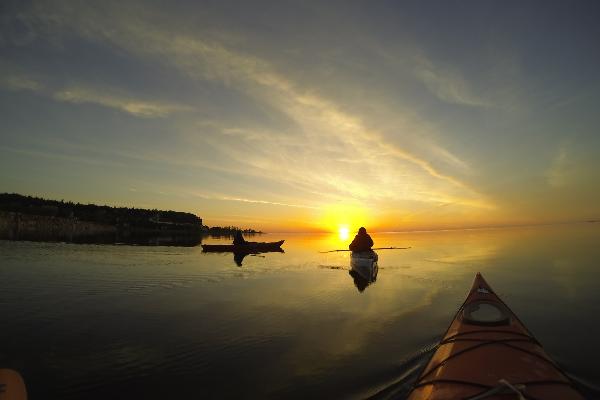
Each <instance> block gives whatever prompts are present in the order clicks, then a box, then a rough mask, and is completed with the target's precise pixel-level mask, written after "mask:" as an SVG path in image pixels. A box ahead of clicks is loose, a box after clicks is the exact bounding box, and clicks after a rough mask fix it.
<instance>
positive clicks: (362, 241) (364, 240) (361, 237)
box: [348, 227, 373, 252]
mask: <svg viewBox="0 0 600 400" xmlns="http://www.w3.org/2000/svg"><path fill="white" fill-rule="evenodd" d="M348 247H349V248H350V250H352V251H357V252H360V251H369V250H371V247H373V239H371V236H369V234H368V233H367V230H366V229H365V228H363V227H361V228H360V229H359V230H358V233H357V234H356V236H354V240H352V243H350V246H348Z"/></svg>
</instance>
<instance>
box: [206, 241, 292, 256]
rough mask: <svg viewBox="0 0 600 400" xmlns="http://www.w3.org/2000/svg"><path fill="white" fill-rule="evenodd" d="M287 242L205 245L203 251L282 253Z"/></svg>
mask: <svg viewBox="0 0 600 400" xmlns="http://www.w3.org/2000/svg"><path fill="white" fill-rule="evenodd" d="M283 242H285V240H280V241H278V242H246V243H244V244H241V245H240V244H203V245H202V251H204V252H213V253H230V252H233V253H254V252H265V251H281V245H282V244H283Z"/></svg>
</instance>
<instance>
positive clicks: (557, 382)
mask: <svg viewBox="0 0 600 400" xmlns="http://www.w3.org/2000/svg"><path fill="white" fill-rule="evenodd" d="M424 399H428V400H442V399H444V400H451V399H452V400H454V399H465V400H466V399H468V400H483V399H485V400H501V399H503V400H509V399H515V400H516V399H519V400H523V399H528V400H542V399H544V400H580V399H583V396H582V395H581V394H580V393H579V391H578V390H577V389H576V388H575V386H574V385H573V382H572V381H571V380H570V379H569V377H567V375H566V374H565V373H564V372H563V371H562V370H561V369H560V367H559V366H558V365H557V364H556V363H555V362H554V361H553V360H552V359H551V358H550V357H549V356H548V354H546V352H545V351H544V349H543V348H542V346H541V344H540V343H539V342H538V341H537V340H536V339H535V338H534V337H533V335H532V334H531V333H530V332H529V331H528V330H527V328H526V327H525V325H523V323H522V322H521V321H520V320H519V319H518V318H517V316H516V315H515V314H514V313H513V312H512V311H511V310H510V309H509V308H508V306H507V305H506V304H504V302H503V301H502V300H500V298H499V297H498V296H497V295H496V294H495V293H494V291H493V290H492V288H491V287H490V286H489V285H488V284H487V282H486V281H485V280H484V279H483V277H482V276H481V274H479V273H478V274H477V276H476V277H475V281H474V282H473V287H472V288H471V291H470V292H469V295H468V296H467V299H466V300H465V302H464V303H463V305H462V306H461V307H460V309H459V310H458V313H457V314H456V316H455V317H454V320H453V321H452V323H451V324H450V327H449V328H448V330H447V331H446V334H445V335H444V337H443V339H442V341H441V342H440V344H439V347H438V349H437V350H436V352H435V353H434V354H433V356H432V357H431V360H429V363H428V364H427V366H426V367H425V369H424V370H423V372H422V373H421V376H420V377H419V379H418V380H417V381H416V383H415V385H414V388H413V390H412V392H411V393H410V396H409V397H408V400H424Z"/></svg>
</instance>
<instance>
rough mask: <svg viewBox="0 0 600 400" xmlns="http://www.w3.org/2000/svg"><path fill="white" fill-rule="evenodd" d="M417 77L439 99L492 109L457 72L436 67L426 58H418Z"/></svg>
mask: <svg viewBox="0 0 600 400" xmlns="http://www.w3.org/2000/svg"><path fill="white" fill-rule="evenodd" d="M414 72H415V75H416V77H417V78H418V79H420V80H421V81H422V82H423V84H424V85H425V86H426V87H427V89H428V90H429V91H430V92H431V93H433V94H434V95H435V96H436V97H437V98H438V99H440V100H442V101H444V102H447V103H452V104H460V105H465V106H471V107H491V106H492V104H491V103H490V102H489V101H488V100H486V99H484V98H483V97H481V96H478V95H476V94H475V93H474V92H473V90H472V88H471V87H470V86H469V84H468V81H467V80H465V79H464V78H463V76H462V75H461V74H460V73H459V72H457V71H452V70H449V69H444V68H440V67H436V66H435V65H434V64H433V63H432V62H431V61H430V60H428V59H427V58H425V57H422V56H421V57H417V59H416V66H415V71H414Z"/></svg>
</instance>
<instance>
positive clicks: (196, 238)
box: [0, 193, 261, 244]
mask: <svg viewBox="0 0 600 400" xmlns="http://www.w3.org/2000/svg"><path fill="white" fill-rule="evenodd" d="M238 229H239V228H237V227H235V226H227V227H208V226H205V225H203V224H202V218H200V217H199V216H197V215H195V214H192V213H188V212H181V211H172V210H158V209H143V208H128V207H111V206H106V205H96V204H81V203H74V202H71V201H64V200H49V199H44V198H40V197H33V196H24V195H20V194H16V193H2V194H0V239H9V240H43V241H48V240H50V241H74V242H76V241H82V242H87V241H95V240H99V241H101V242H102V243H108V242H111V241H115V242H120V241H125V242H127V241H131V242H132V243H138V244H145V243H146V242H148V241H150V242H151V243H155V242H158V241H162V242H170V241H173V242H182V241H183V242H185V243H199V242H201V240H202V236H231V235H232V234H233V233H234V232H235V231H236V230H238ZM242 231H243V232H244V233H246V234H256V233H261V232H257V231H255V230H253V229H243V230H242ZM95 238H98V239H95Z"/></svg>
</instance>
